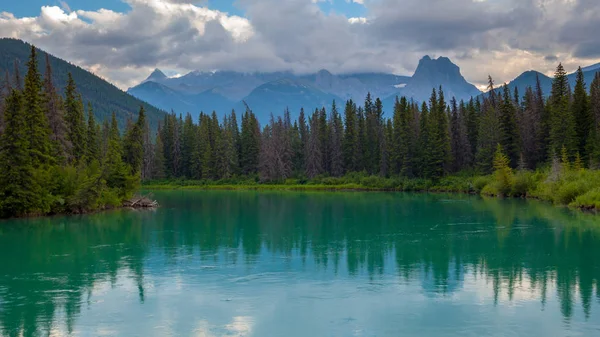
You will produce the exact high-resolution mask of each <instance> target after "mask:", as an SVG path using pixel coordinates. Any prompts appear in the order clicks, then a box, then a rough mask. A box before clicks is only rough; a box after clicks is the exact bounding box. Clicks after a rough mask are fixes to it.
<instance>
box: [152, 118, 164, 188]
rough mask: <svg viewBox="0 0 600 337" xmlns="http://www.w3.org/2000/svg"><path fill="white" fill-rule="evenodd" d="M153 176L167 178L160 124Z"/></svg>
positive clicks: (155, 146) (155, 147) (155, 148)
mask: <svg viewBox="0 0 600 337" xmlns="http://www.w3.org/2000/svg"><path fill="white" fill-rule="evenodd" d="M151 177H152V179H164V178H165V154H164V144H163V141H162V132H161V129H160V126H159V128H158V132H157V133H156V141H155V145H154V156H153V163H152V173H151Z"/></svg>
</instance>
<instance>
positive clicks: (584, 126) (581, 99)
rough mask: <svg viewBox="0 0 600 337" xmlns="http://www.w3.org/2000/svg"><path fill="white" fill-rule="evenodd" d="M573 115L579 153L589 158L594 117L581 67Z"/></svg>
mask: <svg viewBox="0 0 600 337" xmlns="http://www.w3.org/2000/svg"><path fill="white" fill-rule="evenodd" d="M573 114H574V115H575V132H576V134H577V152H578V153H579V154H581V155H583V158H584V160H585V159H586V158H587V149H586V145H587V141H588V138H589V136H590V130H591V125H592V115H591V110H590V107H589V99H588V94H587V90H586V85H585V80H584V78H583V71H582V70H581V67H579V68H578V69H577V82H576V84H575V90H574V92H573Z"/></svg>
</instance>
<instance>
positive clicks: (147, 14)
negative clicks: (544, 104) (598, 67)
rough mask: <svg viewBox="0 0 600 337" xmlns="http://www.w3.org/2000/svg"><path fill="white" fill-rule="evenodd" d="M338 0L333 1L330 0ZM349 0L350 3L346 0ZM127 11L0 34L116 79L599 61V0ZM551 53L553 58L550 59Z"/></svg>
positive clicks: (473, 72)
mask: <svg viewBox="0 0 600 337" xmlns="http://www.w3.org/2000/svg"><path fill="white" fill-rule="evenodd" d="M334 1H341V0H334ZM346 1H350V0H346ZM125 2H126V3H127V4H128V5H129V6H130V7H131V9H130V10H129V11H127V12H122V13H120V12H115V11H111V10H108V9H100V10H95V11H83V10H77V9H76V8H73V10H71V8H70V7H69V6H68V4H66V3H65V2H61V7H57V6H45V7H42V8H41V11H40V14H39V15H38V16H36V17H22V18H18V17H15V16H14V15H13V14H11V13H7V12H3V13H0V36H10V37H16V38H22V39H24V40H27V41H29V42H32V43H34V44H36V45H37V46H39V47H40V48H42V49H45V50H48V51H49V52H51V53H53V54H55V55H57V56H59V57H61V58H64V59H67V60H69V61H71V62H74V63H76V64H78V65H81V66H83V67H86V68H88V69H90V70H93V71H95V72H96V73H98V74H99V75H101V76H103V77H105V78H107V79H110V80H111V81H113V82H114V83H116V84H117V85H119V86H120V87H122V88H127V87H128V86H131V85H134V84H136V83H137V82H139V81H140V80H141V79H143V78H144V77H146V76H147V75H148V74H149V73H150V72H151V71H152V70H153V69H154V68H156V67H159V68H164V69H169V70H172V71H174V72H179V73H183V72H187V71H191V70H196V69H199V70H215V69H221V70H237V71H283V70H286V71H288V70H289V71H294V72H298V73H305V72H313V71H317V70H319V69H323V68H325V69H328V70H330V71H332V72H334V73H343V72H355V71H387V72H395V73H398V74H406V75H410V74H411V73H412V71H414V69H415V67H416V65H417V63H418V60H419V59H420V58H421V57H422V56H423V55H425V54H429V55H435V56H442V55H443V56H448V57H450V58H451V59H452V60H453V61H454V62H456V63H457V64H458V65H459V66H460V67H461V69H462V72H463V74H465V76H466V77H467V79H468V80H470V81H471V82H473V83H475V84H481V83H483V82H485V80H486V77H487V74H488V73H489V74H491V75H492V76H493V77H495V78H496V80H497V82H504V81H509V80H510V79H512V78H514V77H515V76H517V75H518V74H519V73H521V72H522V71H525V70H529V69H538V70H540V71H542V72H545V73H549V72H551V71H552V70H553V68H554V67H555V66H556V63H557V62H558V61H562V62H563V64H565V66H566V67H567V69H571V70H574V69H575V68H576V66H578V65H587V64H591V63H594V62H598V61H600V42H599V40H598V39H597V38H596V37H595V32H596V31H597V30H598V29H600V20H597V18H598V17H600V3H599V2H598V1H597V0H494V1H490V0H487V1H485V0H484V1H474V0H454V1H447V0H403V1H401V2H400V1H398V0H378V1H365V2H363V1H357V0H354V1H352V2H356V3H362V4H363V5H364V6H365V8H366V13H365V15H364V17H351V18H348V17H346V16H344V15H341V14H336V13H333V12H332V13H324V12H323V11H322V10H321V9H320V7H319V5H318V4H317V2H318V1H315V0H286V1H280V0H237V2H236V4H237V5H238V6H239V8H240V9H241V10H242V11H243V12H244V13H245V15H244V17H241V16H235V15H230V14H228V13H224V12H220V11H217V10H213V9H210V8H208V7H207V5H208V2H207V1H191V0H125ZM549 56H552V57H549Z"/></svg>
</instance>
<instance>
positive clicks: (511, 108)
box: [500, 84, 520, 168]
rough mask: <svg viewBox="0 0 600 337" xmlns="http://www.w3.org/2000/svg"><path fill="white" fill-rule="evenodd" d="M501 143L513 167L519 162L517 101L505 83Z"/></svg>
mask: <svg viewBox="0 0 600 337" xmlns="http://www.w3.org/2000/svg"><path fill="white" fill-rule="evenodd" d="M500 145H502V149H503V150H504V152H505V153H506V155H507V156H508V159H509V161H510V166H511V167H513V168H514V167H517V164H518V162H519V154H520V147H519V130H518V127H517V114H516V108H515V103H514V101H513V100H512V98H511V97H510V91H509V90H508V86H507V85H506V84H505V85H504V97H503V100H502V104H501V108H500Z"/></svg>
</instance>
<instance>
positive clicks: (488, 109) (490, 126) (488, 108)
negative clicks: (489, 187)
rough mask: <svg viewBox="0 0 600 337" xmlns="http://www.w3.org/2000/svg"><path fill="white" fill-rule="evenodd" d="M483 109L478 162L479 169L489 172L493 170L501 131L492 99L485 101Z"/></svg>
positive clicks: (478, 143)
mask: <svg viewBox="0 0 600 337" xmlns="http://www.w3.org/2000/svg"><path fill="white" fill-rule="evenodd" d="M482 110H483V111H482V114H481V119H480V122H479V138H478V141H477V155H476V162H477V167H478V169H479V171H480V172H481V173H484V174H487V173H491V172H492V168H493V167H492V164H493V159H494V154H495V151H496V149H497V147H498V144H500V140H501V133H500V121H499V119H498V114H497V112H496V108H494V106H493V105H492V104H491V101H490V100H486V101H485V102H484V105H483V107H482Z"/></svg>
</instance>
